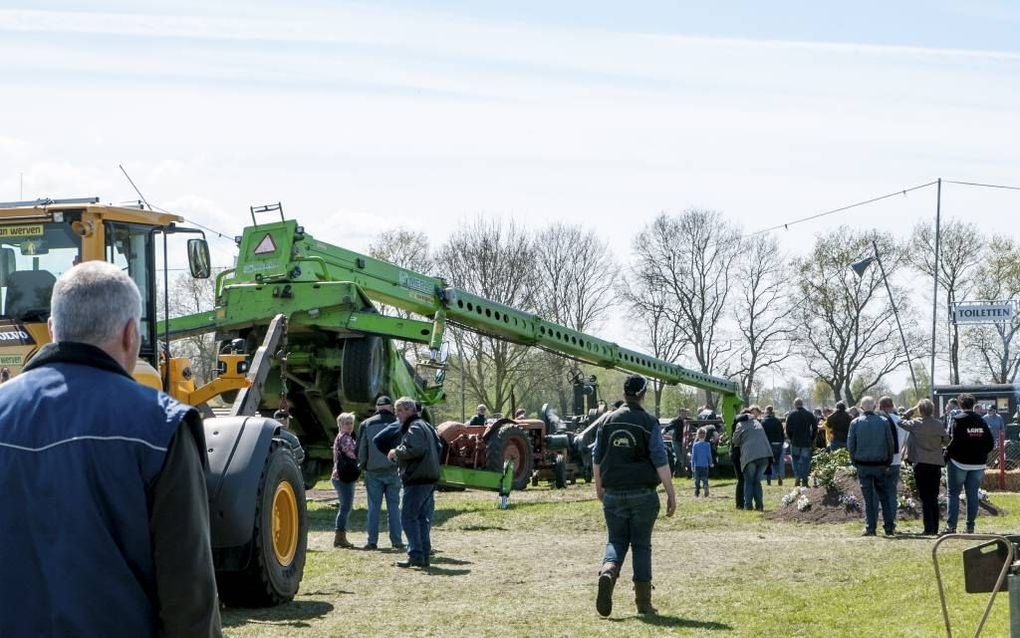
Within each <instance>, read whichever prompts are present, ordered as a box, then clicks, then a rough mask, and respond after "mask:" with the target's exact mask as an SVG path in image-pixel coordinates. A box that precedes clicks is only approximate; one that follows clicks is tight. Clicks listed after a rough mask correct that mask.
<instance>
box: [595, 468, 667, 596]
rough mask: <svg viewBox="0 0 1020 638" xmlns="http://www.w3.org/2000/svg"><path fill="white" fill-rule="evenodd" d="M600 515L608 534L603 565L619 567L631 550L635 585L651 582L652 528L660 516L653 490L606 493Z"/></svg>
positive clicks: (655, 494) (657, 497) (656, 497)
mask: <svg viewBox="0 0 1020 638" xmlns="http://www.w3.org/2000/svg"><path fill="white" fill-rule="evenodd" d="M602 513H603V514H604V515H605V517H606V529H607V530H608V532H609V542H607V543H606V553H605V556H604V557H603V559H602V562H603V563H616V564H617V565H622V564H623V559H625V558H626V557H627V548H628V547H630V548H632V549H633V550H634V582H635V583H647V582H651V580H652V527H653V526H654V525H655V517H656V516H658V515H659V495H658V494H657V493H656V492H655V490H654V489H653V488H645V489H634V490H621V491H606V493H605V494H604V495H603V496H602Z"/></svg>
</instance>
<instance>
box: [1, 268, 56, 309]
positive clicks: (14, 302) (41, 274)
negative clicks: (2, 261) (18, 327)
mask: <svg viewBox="0 0 1020 638" xmlns="http://www.w3.org/2000/svg"><path fill="white" fill-rule="evenodd" d="M55 283H57V278H56V277H54V276H53V274H52V273H50V272H48V271H46V270H18V271H15V272H12V273H11V274H10V275H8V277H7V297H6V300H5V303H4V314H5V315H7V316H8V317H11V318H12V319H17V318H19V317H20V316H21V315H22V314H24V313H25V312H27V311H29V310H46V309H47V308H49V307H50V295H51V294H52V293H53V284H55Z"/></svg>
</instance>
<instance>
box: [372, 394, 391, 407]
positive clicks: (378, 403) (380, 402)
mask: <svg viewBox="0 0 1020 638" xmlns="http://www.w3.org/2000/svg"><path fill="white" fill-rule="evenodd" d="M387 405H393V399H391V398H389V397H388V396H386V395H385V394H384V395H382V396H381V397H379V398H378V399H376V400H375V407H377V408H381V407H383V406H387Z"/></svg>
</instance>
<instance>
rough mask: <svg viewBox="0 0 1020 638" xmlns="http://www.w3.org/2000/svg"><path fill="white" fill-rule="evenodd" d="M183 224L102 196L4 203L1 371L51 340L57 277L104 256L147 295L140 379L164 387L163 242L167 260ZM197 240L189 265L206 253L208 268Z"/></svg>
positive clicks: (0, 220) (15, 367) (18, 365)
mask: <svg viewBox="0 0 1020 638" xmlns="http://www.w3.org/2000/svg"><path fill="white" fill-rule="evenodd" d="M178 221H182V220H181V218H179V217H177V216H175V215H167V214H161V213H153V212H150V211H144V210H140V209H138V208H125V207H118V206H105V205H100V204H99V203H98V198H87V199H75V200H40V201H35V202H13V203H9V204H0V369H2V368H7V369H8V371H9V374H10V376H14V375H16V374H18V373H19V372H20V371H21V369H22V368H23V367H24V365H25V363H27V362H28V360H29V359H30V358H31V357H32V356H33V355H34V354H35V353H36V352H37V351H38V350H39V348H41V347H42V346H43V345H45V344H46V343H48V342H49V341H50V337H49V332H48V330H47V327H46V321H47V319H49V316H50V296H51V294H52V292H53V285H54V284H55V283H56V280H57V278H58V277H60V275H61V274H63V273H64V272H65V271H66V270H68V269H70V268H72V267H73V266H75V265H76V264H78V263H81V262H82V261H86V260H96V259H101V260H103V261H107V262H109V263H111V264H114V265H115V266H118V267H119V268H121V270H123V271H124V272H126V273H127V274H128V275H129V276H130V277H131V278H132V279H133V280H134V282H135V284H136V285H137V286H138V290H139V291H140V292H141V296H142V315H141V321H140V325H139V328H140V331H141V337H142V345H141V349H140V352H139V364H138V365H137V366H136V368H135V371H134V376H135V378H136V379H138V381H139V382H141V383H144V384H146V385H150V386H153V387H156V388H160V389H162V387H163V381H162V378H161V375H160V374H159V373H158V372H157V369H158V368H159V365H158V364H159V357H158V352H159V343H158V337H157V334H156V319H157V309H158V308H159V306H158V305H157V304H158V300H157V296H156V281H157V280H156V277H157V243H160V244H161V245H162V246H163V247H164V250H163V252H164V256H163V260H162V261H164V262H165V260H166V258H167V257H166V254H165V253H166V252H168V251H167V250H166V249H165V246H166V241H165V235H166V234H167V233H173V232H174V230H175V226H174V224H175V223H176V222H178ZM182 230H185V229H182ZM161 240H162V241H161ZM192 241H197V242H199V243H200V244H201V245H200V246H196V245H194V244H193V243H192ZM192 241H189V244H188V256H189V262H193V261H194V260H195V259H198V260H200V261H201V259H202V258H203V257H204V260H205V269H206V271H207V270H208V248H207V247H205V246H204V239H202V240H192ZM202 248H204V254H203V251H202V250H201V249H202ZM161 266H162V267H165V263H163V264H161ZM195 270H196V269H195V266H194V265H193V264H192V272H193V273H194V272H195ZM199 270H201V264H199ZM206 276H208V274H206ZM143 362H144V363H143Z"/></svg>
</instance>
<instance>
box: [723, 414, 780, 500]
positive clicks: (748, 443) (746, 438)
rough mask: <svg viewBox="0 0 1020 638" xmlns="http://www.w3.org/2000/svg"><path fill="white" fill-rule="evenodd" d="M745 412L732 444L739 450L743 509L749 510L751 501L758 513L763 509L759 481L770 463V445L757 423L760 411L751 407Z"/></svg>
mask: <svg viewBox="0 0 1020 638" xmlns="http://www.w3.org/2000/svg"><path fill="white" fill-rule="evenodd" d="M747 411H748V413H749V415H748V418H746V419H744V420H741V421H740V422H739V423H738V424H737V428H736V429H735V430H734V431H733V443H732V444H733V446H734V447H739V448H740V467H741V470H742V471H743V474H744V509H745V510H749V509H751V504H752V501H753V502H754V508H755V509H756V510H758V511H759V512H760V511H762V510H763V509H765V501H764V495H763V494H762V489H761V481H762V479H763V478H765V470H767V469H768V468H769V465H770V464H771V463H772V445H771V444H770V443H769V437H768V435H767V434H765V430H764V429H763V428H762V427H761V423H759V422H758V417H759V416H761V409H759V408H758V406H756V405H752V406H751V407H750V408H748V409H747ZM741 416H744V415H741Z"/></svg>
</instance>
